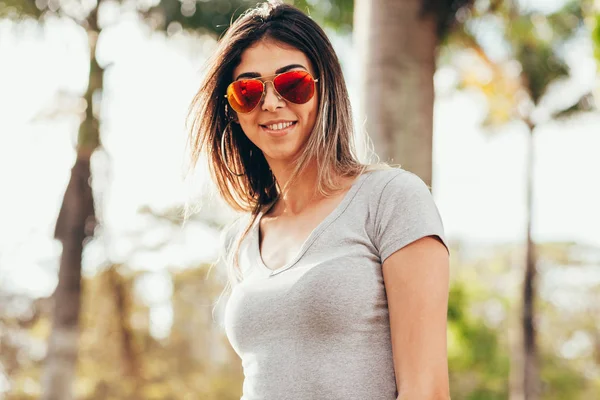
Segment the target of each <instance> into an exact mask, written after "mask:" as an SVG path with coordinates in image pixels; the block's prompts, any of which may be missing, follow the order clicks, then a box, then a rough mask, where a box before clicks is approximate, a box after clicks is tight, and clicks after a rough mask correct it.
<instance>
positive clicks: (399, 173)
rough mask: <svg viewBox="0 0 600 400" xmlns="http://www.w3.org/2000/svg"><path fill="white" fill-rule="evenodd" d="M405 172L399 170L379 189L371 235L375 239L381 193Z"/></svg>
mask: <svg viewBox="0 0 600 400" xmlns="http://www.w3.org/2000/svg"><path fill="white" fill-rule="evenodd" d="M405 172H408V171H406V170H400V171H398V173H397V174H395V175H394V176H392V177H391V178H390V179H389V180H388V181H387V182H386V183H385V185H384V186H383V189H381V193H379V199H378V200H377V210H375V219H374V220H373V222H374V224H375V226H374V227H373V228H375V229H373V234H374V235H375V237H376V238H377V236H378V235H377V230H376V229H377V222H378V221H379V208H380V207H381V199H382V198H383V193H384V192H385V189H387V187H388V186H389V184H390V183H392V181H393V180H394V179H396V178H397V177H399V176H400V175H402V174H404V173H405ZM377 249H378V250H379V246H377Z"/></svg>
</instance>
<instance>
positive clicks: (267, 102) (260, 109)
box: [232, 40, 318, 166]
mask: <svg viewBox="0 0 600 400" xmlns="http://www.w3.org/2000/svg"><path fill="white" fill-rule="evenodd" d="M293 65H295V66H294V67H292V68H289V69H287V68H286V67H289V66H293ZM283 68H286V69H285V70H286V71H287V70H290V71H291V70H306V71H308V72H310V74H311V75H312V76H313V77H315V78H316V76H315V71H313V68H312V65H311V63H310V61H309V60H308V58H307V57H306V55H305V54H304V53H303V52H301V51H300V50H298V49H296V48H294V47H291V46H289V45H286V44H283V43H281V42H277V41H274V40H263V41H259V42H257V43H256V44H254V45H253V46H251V47H248V48H247V49H246V50H245V51H244V52H243V53H242V55H241V62H240V64H239V65H238V66H237V67H236V68H235V69H234V70H233V77H232V79H233V80H237V79H243V78H246V79H248V78H255V77H257V76H261V77H267V76H272V75H275V74H277V73H278V71H279V72H282V69H283ZM246 74H247V75H246ZM241 75H242V76H241ZM270 79H272V78H269V80H270ZM317 97H318V96H317V91H316V90H315V95H314V96H313V98H312V99H310V100H309V101H308V102H307V103H304V104H294V103H291V102H289V101H287V100H285V99H284V98H281V99H279V98H277V93H276V92H275V91H274V89H273V84H272V83H271V82H268V83H266V93H265V95H264V97H263V100H262V101H261V102H260V103H259V104H258V105H257V106H256V108H255V109H254V110H252V111H251V112H249V113H247V114H242V113H237V117H238V121H239V124H240V126H241V127H242V130H243V131H244V133H245V134H246V136H247V137H248V139H250V140H251V141H252V143H254V144H255V145H256V147H258V148H259V149H261V150H262V152H263V154H264V155H265V158H266V160H267V161H268V162H269V164H270V165H271V166H273V163H281V162H284V163H285V162H289V161H293V160H294V157H295V156H297V155H298V154H299V152H300V151H301V150H302V148H303V146H304V145H305V144H306V141H307V140H308V137H309V136H310V133H311V131H312V128H313V126H314V124H315V119H316V115H317V104H318V98H317ZM290 122H292V125H291V126H289V127H287V128H284V129H278V128H280V126H279V127H278V126H273V125H274V124H279V123H284V124H285V123H290Z"/></svg>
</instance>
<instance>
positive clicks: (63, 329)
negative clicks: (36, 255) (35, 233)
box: [42, 11, 103, 400]
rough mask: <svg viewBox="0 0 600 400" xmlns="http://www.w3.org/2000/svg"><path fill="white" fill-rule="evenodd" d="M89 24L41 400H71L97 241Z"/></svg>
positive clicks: (59, 227) (96, 74)
mask: <svg viewBox="0 0 600 400" xmlns="http://www.w3.org/2000/svg"><path fill="white" fill-rule="evenodd" d="M88 22H90V27H91V28H92V29H90V30H89V31H88V38H89V43H90V74H89V84H88V89H87V91H86V93H85V96H84V99H85V101H86V103H87V109H86V117H85V120H84V121H83V122H82V124H81V125H80V127H79V135H78V146H77V158H76V161H75V165H74V166H73V168H72V169H71V179H70V180H69V183H68V185H67V189H66V191H65V194H64V197H63V202H62V205H61V208H60V212H59V214H58V219H57V222H56V228H55V231H54V237H55V238H56V239H58V240H60V241H61V243H62V255H61V258H60V268H59V272H58V286H57V287H56V290H55V292H54V296H53V297H54V314H53V326H52V332H51V333H50V337H49V340H48V353H47V356H46V360H45V365H44V375H43V380H42V400H70V399H72V398H73V394H72V382H73V379H74V375H75V366H76V363H77V352H78V337H79V310H80V307H81V259H82V252H83V246H84V243H85V240H86V239H87V238H88V237H90V236H93V232H94V227H95V210H94V199H93V195H92V188H91V187H90V158H91V155H92V153H93V152H94V150H95V149H96V147H98V145H99V143H100V136H99V124H98V120H97V117H96V116H97V115H99V113H97V112H94V110H93V109H92V105H93V102H92V98H93V95H94V93H96V92H97V91H99V90H101V89H102V72H103V71H102V68H100V66H99V65H98V63H97V61H96V58H95V52H96V41H97V38H98V32H97V26H96V12H95V11H94V12H92V14H91V15H90V17H89V19H88Z"/></svg>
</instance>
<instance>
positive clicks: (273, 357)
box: [224, 168, 447, 400]
mask: <svg viewBox="0 0 600 400" xmlns="http://www.w3.org/2000/svg"><path fill="white" fill-rule="evenodd" d="M259 218H260V216H259ZM258 222H259V219H257V220H256V222H255V223H254V224H253V226H252V228H251V230H250V232H249V233H248V235H247V236H246V238H245V239H244V240H243V242H242V243H241V247H240V253H239V262H240V267H241V269H242V271H243V274H244V279H243V280H242V281H241V282H240V283H239V284H237V285H235V286H234V287H233V290H232V292H231V295H230V296H229V298H228V300H227V304H226V306H225V314H224V325H225V332H226V334H227V337H228V339H229V341H230V343H231V345H232V347H233V349H234V350H235V351H236V352H237V354H238V355H239V356H240V358H241V360H242V366H243V369H244V376H245V379H244V383H243V395H242V398H241V400H316V399H327V400H366V399H369V400H395V399H396V396H397V391H396V380H395V376H394V365H393V358H392V346H391V339H390V325H389V315H388V307H387V298H386V292H385V287H384V282H383V276H382V270H381V265H382V263H383V261H384V260H385V259H386V258H387V257H389V256H390V255H391V254H392V253H394V252H395V251H397V250H399V249H401V248H402V247H404V246H406V245H408V244H409V243H411V242H413V241H415V240H417V239H419V238H422V237H425V236H429V235H435V236H438V237H439V238H440V239H441V240H442V243H444V245H446V243H445V239H444V229H443V225H442V221H441V218H440V215H439V213H438V209H437V207H436V205H435V203H434V201H433V197H432V196H431V193H430V191H429V189H428V188H427V186H426V185H425V183H424V182H423V181H422V180H421V179H420V178H419V177H418V176H417V175H415V174H413V173H411V172H408V171H405V170H402V169H399V168H392V169H387V170H375V171H371V172H366V173H365V174H363V175H361V176H360V177H359V178H358V179H357V180H356V181H355V182H354V183H353V185H352V187H351V188H350V190H349V191H348V192H347V194H346V195H345V196H344V198H343V199H342V201H341V202H340V203H339V205H338V206H337V207H336V208H335V209H334V210H333V212H331V214H329V215H328V216H327V217H326V218H325V219H324V220H323V221H322V222H321V223H320V224H319V225H318V226H317V227H316V228H315V229H314V230H313V231H312V233H311V234H310V235H309V236H308V238H307V239H306V241H305V242H304V244H303V245H302V247H301V249H300V251H299V253H298V254H297V256H296V257H295V258H294V259H293V260H292V261H291V262H290V263H288V264H287V265H285V266H283V267H282V268H279V269H277V270H271V269H269V268H267V267H266V266H265V265H264V264H263V262H262V260H261V257H260V252H259V245H258ZM242 225H243V224H240V226H239V228H238V229H230V230H229V232H228V234H227V235H226V237H225V240H226V243H233V242H235V237H236V235H238V234H240V230H242V229H241V228H243V226H242ZM446 247H447V246H446Z"/></svg>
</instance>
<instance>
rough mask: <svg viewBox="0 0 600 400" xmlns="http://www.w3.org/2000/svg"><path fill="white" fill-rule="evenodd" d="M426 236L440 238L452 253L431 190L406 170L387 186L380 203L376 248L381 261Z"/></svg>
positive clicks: (376, 225)
mask: <svg viewBox="0 0 600 400" xmlns="http://www.w3.org/2000/svg"><path fill="white" fill-rule="evenodd" d="M426 236H436V237H437V238H438V240H439V241H441V243H442V244H443V245H444V246H445V247H446V250H448V245H447V243H446V238H445V234H444V226H443V223H442V218H441V216H440V213H439V211H438V208H437V206H436V204H435V202H434V200H433V196H432V194H431V192H430V191H429V188H428V187H427V185H426V184H425V182H423V180H422V179H421V178H419V177H418V176H417V175H415V174H414V173H412V172H409V171H404V170H402V171H401V172H399V173H398V174H397V175H395V176H394V177H393V178H391V179H390V180H389V181H388V182H387V184H386V185H385V186H384V187H383V189H382V191H381V195H380V197H379V202H378V204H377V212H376V215H375V245H376V247H377V248H378V250H379V255H380V258H381V262H382V263H383V262H384V261H385V260H386V259H387V258H388V257H389V256H390V255H392V254H393V253H394V252H396V251H398V250H400V249H401V248H403V247H404V246H406V245H408V244H410V243H412V242H414V241H416V240H418V239H421V238H423V237H426ZM448 252H449V250H448Z"/></svg>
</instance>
